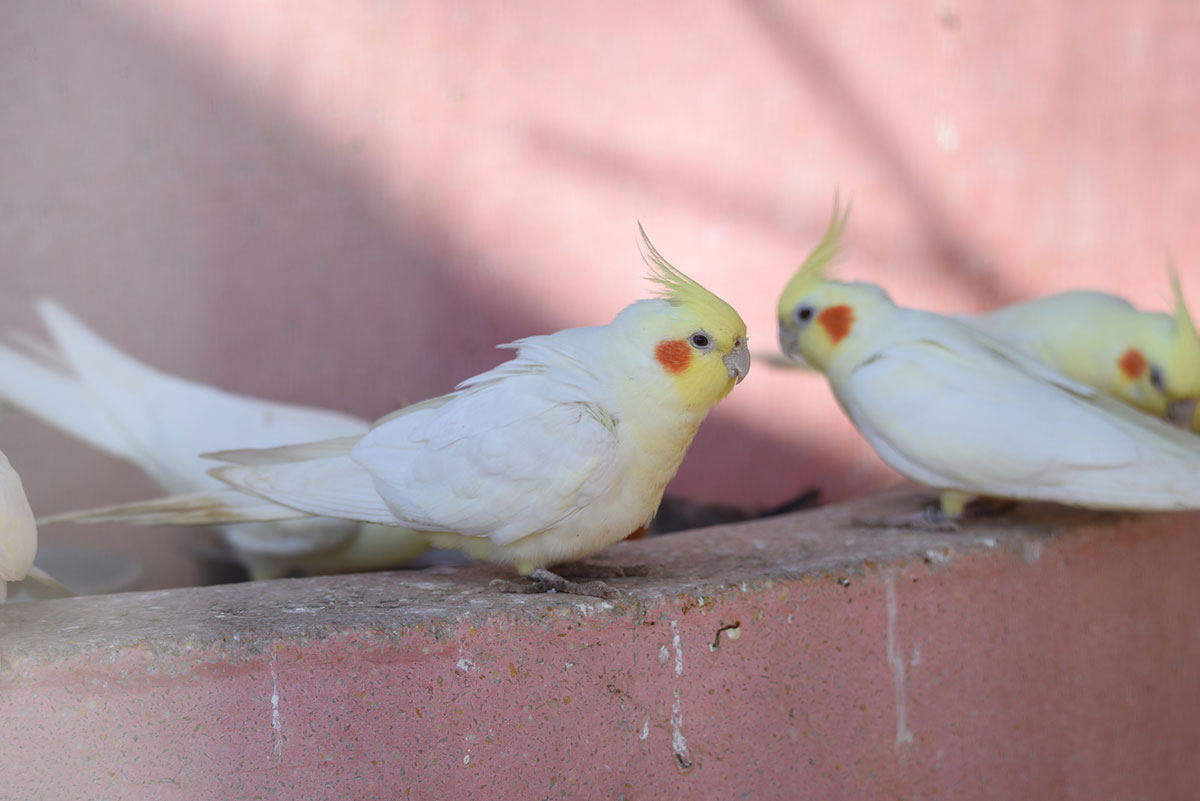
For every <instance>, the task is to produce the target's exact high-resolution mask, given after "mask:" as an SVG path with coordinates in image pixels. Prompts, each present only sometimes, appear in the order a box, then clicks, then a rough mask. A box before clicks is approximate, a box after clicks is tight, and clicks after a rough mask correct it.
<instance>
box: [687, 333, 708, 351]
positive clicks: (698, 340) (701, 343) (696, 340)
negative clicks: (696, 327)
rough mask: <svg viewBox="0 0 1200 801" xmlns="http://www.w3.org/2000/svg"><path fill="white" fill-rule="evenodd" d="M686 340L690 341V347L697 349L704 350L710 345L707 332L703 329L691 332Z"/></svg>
mask: <svg viewBox="0 0 1200 801" xmlns="http://www.w3.org/2000/svg"><path fill="white" fill-rule="evenodd" d="M688 341H689V342H691V343H692V347H693V348H696V349H697V350H706V349H708V348H710V347H712V339H710V338H709V336H708V334H706V333H704V332H703V331H697V332H696V333H694V334H692V336H691V338H690V339H689V340H688Z"/></svg>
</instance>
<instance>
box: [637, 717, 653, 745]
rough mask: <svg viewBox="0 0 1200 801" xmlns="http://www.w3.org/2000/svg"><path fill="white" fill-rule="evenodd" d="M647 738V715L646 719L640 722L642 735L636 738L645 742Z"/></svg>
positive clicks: (648, 722) (648, 721)
mask: <svg viewBox="0 0 1200 801" xmlns="http://www.w3.org/2000/svg"><path fill="white" fill-rule="evenodd" d="M649 736H650V716H649V715H647V716H646V719H645V720H643V721H642V733H641V735H640V736H639V737H638V739H639V740H645V739H646V738H647V737H649Z"/></svg>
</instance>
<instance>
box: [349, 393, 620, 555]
mask: <svg viewBox="0 0 1200 801" xmlns="http://www.w3.org/2000/svg"><path fill="white" fill-rule="evenodd" d="M545 384H546V381H545V380H544V379H543V378H542V377H541V376H536V375H530V376H521V377H514V378H509V379H507V380H505V381H503V382H501V383H498V384H491V385H483V386H480V387H479V388H478V389H476V390H468V391H466V392H464V393H462V394H460V395H458V396H457V397H456V398H455V399H454V402H452V403H448V404H445V405H443V406H441V407H438V408H435V409H431V410H428V411H424V412H421V413H418V414H413V415H410V416H407V417H402V418H398V419H396V420H393V421H391V422H389V423H387V424H385V425H382V426H379V427H378V428H375V429H373V430H372V431H371V433H370V434H368V435H367V436H366V437H364V438H363V439H362V441H361V442H360V443H359V444H358V445H357V446H355V448H354V450H353V452H352V456H353V458H354V460H355V461H356V462H358V463H359V464H361V465H362V466H363V467H365V468H366V469H367V470H368V471H369V472H370V474H371V475H372V476H373V477H374V479H375V486H376V489H377V490H378V492H379V494H380V496H382V497H383V499H384V500H385V501H386V502H387V504H388V506H389V507H390V508H391V509H392V511H393V512H395V513H396V515H397V516H398V517H400V518H401V520H402V521H403V523H404V525H407V526H411V527H413V528H419V529H426V530H431V531H454V532H457V533H459V534H465V535H467V536H477V537H482V536H488V537H490V538H491V539H492V540H493V541H494V542H496V543H497V544H500V545H506V544H510V543H512V542H515V541H516V540H519V539H521V538H522V537H525V536H527V535H529V534H532V533H534V532H537V531H541V530H543V529H546V528H549V527H551V526H554V525H556V524H558V523H560V522H562V521H564V520H566V519H568V518H570V517H571V516H573V515H574V514H576V513H577V512H579V511H580V510H581V509H583V508H585V507H586V506H587V505H588V504H589V503H591V502H592V501H593V500H594V499H595V498H596V497H597V496H598V495H599V494H600V493H602V492H603V491H604V490H605V489H607V488H608V487H609V486H610V485H611V484H612V480H613V479H612V474H613V470H614V469H615V463H616V454H617V434H616V423H615V421H614V420H613V419H612V417H611V416H610V415H608V414H607V413H605V412H604V411H603V410H602V409H601V408H600V407H599V406H598V405H596V404H594V403H591V402H589V401H585V400H582V399H580V400H576V401H566V402H564V401H560V400H557V399H553V398H548V397H546V395H547V392H546V391H545V390H546V387H545Z"/></svg>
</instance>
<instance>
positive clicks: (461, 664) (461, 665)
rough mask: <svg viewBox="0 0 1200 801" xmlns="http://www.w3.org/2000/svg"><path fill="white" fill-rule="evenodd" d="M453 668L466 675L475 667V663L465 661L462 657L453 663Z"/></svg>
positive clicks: (468, 660)
mask: <svg viewBox="0 0 1200 801" xmlns="http://www.w3.org/2000/svg"><path fill="white" fill-rule="evenodd" d="M454 666H455V667H456V668H458V669H459V670H461V671H462V672H463V673H466V672H467V671H468V670H470V669H471V668H473V667H475V663H474V662H472V661H471V660H470V659H467V658H466V657H465V656H464V657H462V658H461V659H459V660H458V661H457V662H455V663H454Z"/></svg>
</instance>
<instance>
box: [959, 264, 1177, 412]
mask: <svg viewBox="0 0 1200 801" xmlns="http://www.w3.org/2000/svg"><path fill="white" fill-rule="evenodd" d="M1170 274H1171V287H1172V290H1173V291H1174V294H1175V314H1174V316H1172V315H1169V314H1166V313H1163V312H1145V311H1139V310H1138V309H1135V308H1134V307H1133V306H1132V305H1131V304H1130V303H1129V302H1128V301H1126V300H1124V299H1123V298H1119V297H1116V296H1114V295H1109V294H1106V293H1104V292H1092V291H1075V292H1063V293H1060V294H1057V295H1049V296H1047V297H1044V298H1036V299H1034V300H1030V301H1026V302H1024V303H1017V304H1014V305H1012V306H1006V307H1004V308H1002V309H997V310H996V311H993V312H989V313H987V314H982V315H979V316H977V317H966V318H962V319H964V320H966V321H968V322H970V323H972V324H973V325H975V326H976V327H977V328H980V329H982V330H984V331H986V332H987V333H989V334H991V335H992V336H994V337H995V338H996V339H999V340H1001V341H1002V342H1004V343H1005V344H1007V345H1011V346H1013V347H1015V348H1019V349H1020V350H1021V351H1023V352H1024V353H1026V354H1028V355H1030V356H1033V357H1034V358H1036V359H1038V360H1039V361H1041V362H1042V363H1044V364H1046V365H1048V366H1050V367H1051V368H1053V369H1055V370H1058V371H1059V372H1061V373H1062V374H1064V375H1066V376H1068V377H1069V378H1073V379H1075V380H1076V381H1082V382H1083V383H1085V384H1087V385H1089V386H1092V387H1095V388H1096V389H1099V390H1100V391H1102V392H1107V393H1108V394H1109V395H1112V396H1113V397H1116V398H1119V399H1121V400H1123V401H1125V402H1126V403H1130V404H1132V405H1134V406H1137V407H1138V408H1140V409H1143V410H1145V411H1147V412H1149V413H1150V414H1153V415H1155V416H1157V417H1166V418H1168V419H1171V420H1172V421H1173V422H1176V423H1180V424H1184V425H1188V426H1189V427H1191V428H1192V429H1193V430H1198V429H1200V416H1198V415H1195V406H1196V401H1197V399H1200V334H1197V332H1196V326H1195V325H1194V324H1193V322H1192V316H1191V314H1190V313H1189V312H1188V308H1187V304H1186V303H1185V302H1184V299H1183V290H1182V288H1181V287H1180V285H1179V278H1178V276H1177V275H1176V274H1175V271H1174V270H1173V269H1171V270H1170Z"/></svg>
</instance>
